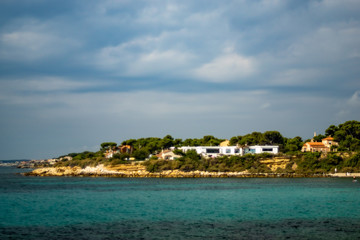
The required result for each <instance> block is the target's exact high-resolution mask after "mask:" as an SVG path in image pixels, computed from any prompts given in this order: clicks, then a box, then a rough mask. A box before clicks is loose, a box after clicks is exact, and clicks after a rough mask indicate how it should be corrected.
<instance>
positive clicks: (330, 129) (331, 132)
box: [325, 125, 339, 137]
mask: <svg viewBox="0 0 360 240" xmlns="http://www.w3.org/2000/svg"><path fill="white" fill-rule="evenodd" d="M338 130H339V128H338V127H336V126H335V125H330V126H329V127H328V128H327V129H326V130H325V135H326V136H332V137H333V136H334V135H335V132H336V131H338Z"/></svg>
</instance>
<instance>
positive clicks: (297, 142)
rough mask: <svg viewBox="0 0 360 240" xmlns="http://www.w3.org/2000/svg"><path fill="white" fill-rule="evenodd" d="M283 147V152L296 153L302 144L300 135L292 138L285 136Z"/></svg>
mask: <svg viewBox="0 0 360 240" xmlns="http://www.w3.org/2000/svg"><path fill="white" fill-rule="evenodd" d="M284 143H285V146H284V149H283V152H285V153H289V154H291V155H294V154H296V153H297V152H298V151H300V150H301V148H302V146H303V141H302V139H301V137H299V136H297V137H294V138H285V139H284Z"/></svg>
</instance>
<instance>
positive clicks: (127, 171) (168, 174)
mask: <svg viewBox="0 0 360 240" xmlns="http://www.w3.org/2000/svg"><path fill="white" fill-rule="evenodd" d="M24 175H26V176H79V177H81V176H82V177H85V176H86V177H122V178H246V177H252V178H254V177H258V178H260V177H264V178H273V177H286V178H295V177H353V176H357V177H360V173H350V174H342V173H338V174H295V173H249V172H248V171H243V172H207V171H186V172H185V171H180V170H165V171H161V172H149V171H146V169H145V167H144V166H143V165H125V164H123V165H117V166H115V167H105V166H104V165H98V166H96V167H89V166H88V167H85V168H80V167H45V168H38V169H35V170H33V171H32V172H28V173H24Z"/></svg>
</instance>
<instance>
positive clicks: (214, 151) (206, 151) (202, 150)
mask: <svg viewBox="0 0 360 240" xmlns="http://www.w3.org/2000/svg"><path fill="white" fill-rule="evenodd" d="M181 150H182V151H183V152H187V151H189V150H195V151H196V153H197V154H200V155H203V156H208V157H218V156H224V155H227V156H232V155H239V156H243V155H244V154H247V153H253V154H260V153H272V154H278V153H279V147H278V146H251V147H247V148H242V147H237V146H227V147H219V146H214V147H212V146H197V147H181Z"/></svg>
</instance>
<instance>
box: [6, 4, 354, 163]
mask: <svg viewBox="0 0 360 240" xmlns="http://www.w3.org/2000/svg"><path fill="white" fill-rule="evenodd" d="M359 10H360V3H359V2H358V1H356V0H346V1H336V0H323V1H315V0H314V1H312V0H309V1H295V0H294V1H277V0H262V1H261V0H258V1H246V0H242V1H231V0H228V1H222V2H221V3H220V2H219V1H205V0H204V1H202V0H201V1H176V0H173V1H166V2H164V1H156V0H155V1H135V2H134V1H129V0H104V1H95V0H94V1H93V0H87V1H84V0H76V1H62V2H59V1H43V0H29V1H20V0H15V1H7V0H5V1H1V3H0V87H1V88H0V111H1V112H2V115H3V116H4V117H2V118H1V121H0V130H1V133H2V134H1V137H0V141H1V143H3V144H2V145H1V149H0V150H1V151H0V152H1V153H2V155H1V156H0V159H1V158H3V159H5V158H26V157H32V158H39V157H51V156H54V155H56V154H63V153H64V154H65V153H67V152H71V151H81V150H86V149H85V148H87V147H88V148H90V150H94V149H96V146H97V145H99V144H100V143H101V141H108V140H114V141H118V142H121V141H122V140H125V139H127V138H134V137H146V136H160V137H161V136H163V135H164V136H165V135H166V134H168V133H169V134H172V135H174V136H175V137H182V138H186V137H201V136H203V135H205V134H213V135H216V136H219V137H231V136H234V135H238V134H246V133H248V132H251V131H255V130H257V131H266V130H279V131H281V132H282V133H283V134H284V135H285V136H287V137H293V136H296V135H300V136H302V137H305V138H307V137H310V136H311V134H312V133H313V132H314V131H317V132H321V131H324V128H326V127H327V126H328V125H330V124H339V123H341V122H343V121H346V120H350V119H359V118H360V115H359V114H360V113H359V111H357V109H358V107H359V91H360V83H359V78H358V76H359V73H360V72H359V71H360V70H359V68H358V66H359V64H360V62H359V60H360V45H359V44H358V43H359V42H360V16H359V14H358V12H359ZM35 135H36V136H35ZM27 142H31V143H30V144H26V143H27ZM18 144H21V145H22V148H21V150H20V151H16V149H17V146H18Z"/></svg>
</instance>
